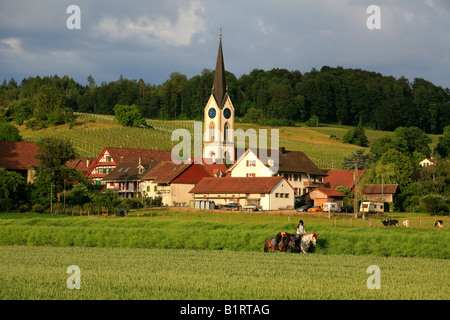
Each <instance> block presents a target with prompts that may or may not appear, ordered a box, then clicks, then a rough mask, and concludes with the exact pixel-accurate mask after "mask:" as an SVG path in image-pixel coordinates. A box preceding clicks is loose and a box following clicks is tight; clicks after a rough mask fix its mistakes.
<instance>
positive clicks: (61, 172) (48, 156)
mask: <svg viewBox="0 0 450 320" xmlns="http://www.w3.org/2000/svg"><path fill="white" fill-rule="evenodd" d="M37 145H38V147H39V150H38V152H37V154H36V158H37V159H39V166H38V167H37V173H38V179H39V178H40V182H42V183H44V182H46V183H49V187H50V186H52V187H53V188H54V189H53V191H54V192H55V193H58V192H60V191H62V190H63V189H64V185H65V181H76V177H77V172H76V170H75V169H73V168H69V167H67V166H66V163H67V162H68V161H70V160H73V159H75V157H76V152H75V149H74V148H73V146H72V144H71V143H70V142H69V141H67V140H63V139H59V138H55V137H46V138H42V139H41V140H40V141H39V142H37ZM40 176H42V177H40ZM41 204H43V203H41Z"/></svg>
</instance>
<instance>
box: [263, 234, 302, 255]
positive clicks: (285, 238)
mask: <svg viewBox="0 0 450 320" xmlns="http://www.w3.org/2000/svg"><path fill="white" fill-rule="evenodd" d="M294 246H295V243H294V241H293V240H292V237H291V235H290V234H289V233H287V232H279V233H278V234H277V235H276V237H275V238H273V237H269V238H267V239H266V241H265V243H264V252H268V251H269V249H271V251H272V252H275V250H279V251H281V252H285V251H289V252H291V250H292V248H293V247H294Z"/></svg>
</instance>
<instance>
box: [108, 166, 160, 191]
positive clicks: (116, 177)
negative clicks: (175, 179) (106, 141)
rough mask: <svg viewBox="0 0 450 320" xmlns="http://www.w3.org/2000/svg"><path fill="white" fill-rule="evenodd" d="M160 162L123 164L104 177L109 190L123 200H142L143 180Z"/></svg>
mask: <svg viewBox="0 0 450 320" xmlns="http://www.w3.org/2000/svg"><path fill="white" fill-rule="evenodd" d="M157 164H158V162H137V163H136V162H123V163H119V164H118V165H117V167H116V168H115V169H114V170H112V171H111V172H110V173H108V174H107V175H106V176H104V177H103V182H104V183H105V184H106V188H107V189H113V190H114V191H116V192H117V193H118V194H119V195H120V196H121V197H122V198H140V197H141V193H142V190H141V181H142V178H143V177H144V176H145V175H146V174H147V173H148V172H149V171H150V170H151V169H153V168H154V167H155V166H156V165H157Z"/></svg>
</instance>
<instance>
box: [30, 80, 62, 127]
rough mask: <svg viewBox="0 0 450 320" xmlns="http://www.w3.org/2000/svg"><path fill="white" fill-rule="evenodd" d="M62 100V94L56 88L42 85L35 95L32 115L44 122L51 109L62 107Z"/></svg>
mask: <svg viewBox="0 0 450 320" xmlns="http://www.w3.org/2000/svg"><path fill="white" fill-rule="evenodd" d="M62 102H63V100H62V96H61V94H60V93H59V91H58V89H57V88H55V87H52V86H42V87H41V88H40V89H39V92H38V94H37V95H36V105H35V107H34V117H35V118H36V119H37V120H40V121H44V122H46V121H47V120H48V116H49V115H50V114H51V113H52V112H53V111H56V110H57V109H59V108H61V107H62Z"/></svg>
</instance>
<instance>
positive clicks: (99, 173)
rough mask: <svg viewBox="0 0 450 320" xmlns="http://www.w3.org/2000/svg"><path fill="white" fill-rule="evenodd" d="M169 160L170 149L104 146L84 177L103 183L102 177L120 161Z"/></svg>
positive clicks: (99, 183)
mask: <svg viewBox="0 0 450 320" xmlns="http://www.w3.org/2000/svg"><path fill="white" fill-rule="evenodd" d="M169 160H171V152H170V151H164V150H143V149H130V148H112V147H106V148H104V149H103V150H102V152H101V153H100V155H99V156H98V158H97V159H96V160H95V161H94V162H93V163H92V164H91V166H90V168H89V170H88V172H87V174H86V177H87V178H90V179H92V181H93V183H94V184H95V185H104V184H105V183H104V181H102V180H103V178H104V177H106V176H107V175H108V174H109V173H111V172H112V171H113V170H114V169H115V168H116V167H117V166H118V165H119V164H120V163H139V161H141V162H142V163H144V162H145V163H148V162H159V161H169Z"/></svg>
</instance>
